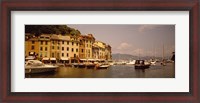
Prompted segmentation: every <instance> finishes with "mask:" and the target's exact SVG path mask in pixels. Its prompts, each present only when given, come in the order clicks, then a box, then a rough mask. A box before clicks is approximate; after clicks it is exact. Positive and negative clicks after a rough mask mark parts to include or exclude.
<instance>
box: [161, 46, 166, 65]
mask: <svg viewBox="0 0 200 103" xmlns="http://www.w3.org/2000/svg"><path fill="white" fill-rule="evenodd" d="M164 49H165V47H164V44H163V56H162V61H161V63H160V64H161V65H162V66H166V65H167V64H166V60H165V53H164Z"/></svg>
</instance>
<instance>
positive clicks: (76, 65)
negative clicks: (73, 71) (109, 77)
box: [72, 63, 86, 68]
mask: <svg viewBox="0 0 200 103" xmlns="http://www.w3.org/2000/svg"><path fill="white" fill-rule="evenodd" d="M72 67H74V68H85V67H86V65H85V64H84V63H72Z"/></svg>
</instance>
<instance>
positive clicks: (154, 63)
mask: <svg viewBox="0 0 200 103" xmlns="http://www.w3.org/2000/svg"><path fill="white" fill-rule="evenodd" d="M155 55H156V53H155V48H154V59H153V60H152V61H151V65H156V59H155V57H156V56H155Z"/></svg>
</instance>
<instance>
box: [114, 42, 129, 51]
mask: <svg viewBox="0 0 200 103" xmlns="http://www.w3.org/2000/svg"><path fill="white" fill-rule="evenodd" d="M130 47H132V45H130V44H128V43H125V42H124V43H121V44H120V45H119V46H118V47H117V49H119V50H124V49H129V48H130Z"/></svg>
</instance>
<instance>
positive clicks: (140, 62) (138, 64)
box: [135, 60, 151, 69]
mask: <svg viewBox="0 0 200 103" xmlns="http://www.w3.org/2000/svg"><path fill="white" fill-rule="evenodd" d="M150 65H151V64H150V63H148V62H145V61H144V60H136V62H135V69H146V68H149V67H150Z"/></svg>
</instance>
